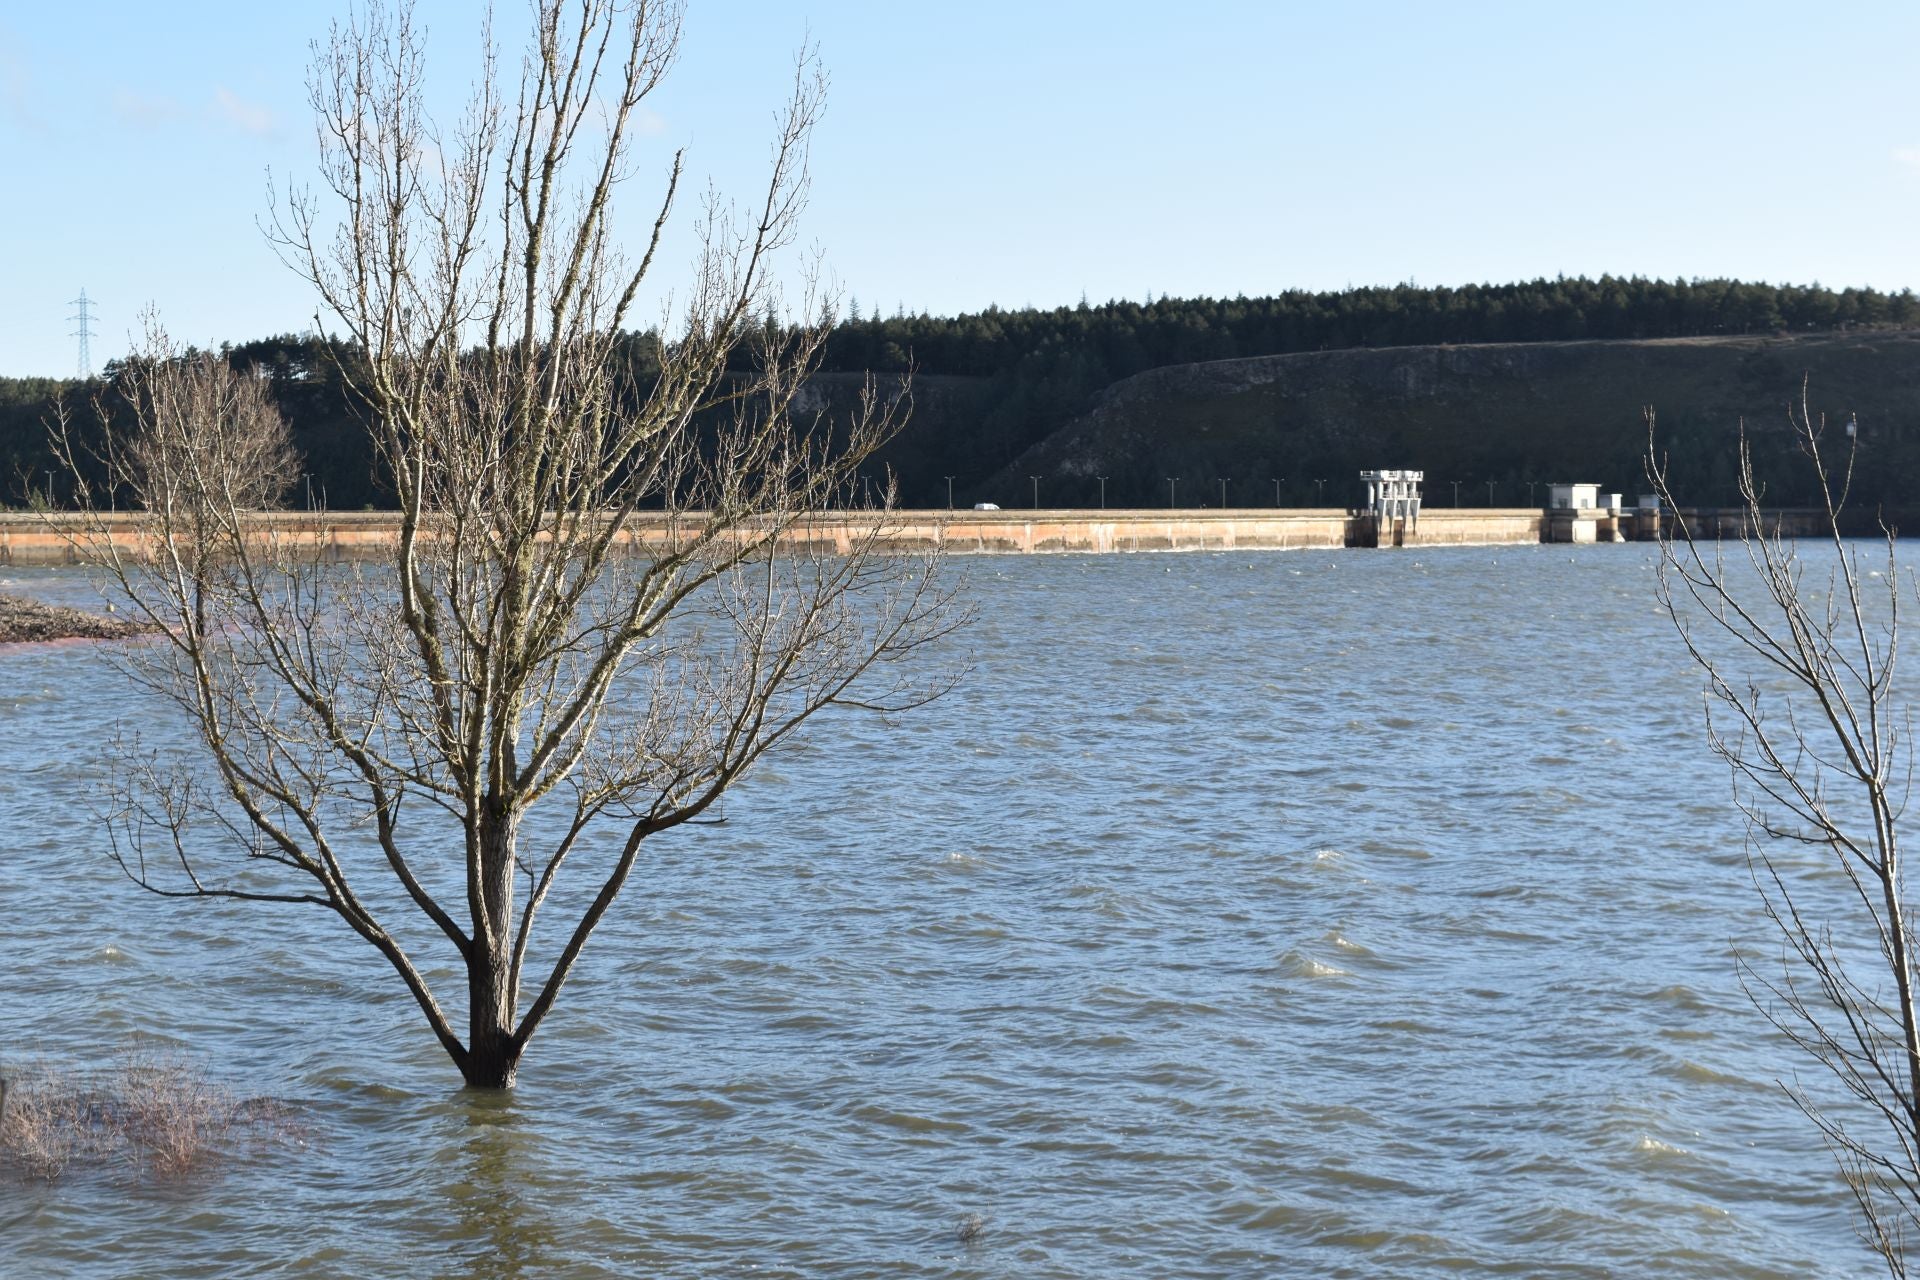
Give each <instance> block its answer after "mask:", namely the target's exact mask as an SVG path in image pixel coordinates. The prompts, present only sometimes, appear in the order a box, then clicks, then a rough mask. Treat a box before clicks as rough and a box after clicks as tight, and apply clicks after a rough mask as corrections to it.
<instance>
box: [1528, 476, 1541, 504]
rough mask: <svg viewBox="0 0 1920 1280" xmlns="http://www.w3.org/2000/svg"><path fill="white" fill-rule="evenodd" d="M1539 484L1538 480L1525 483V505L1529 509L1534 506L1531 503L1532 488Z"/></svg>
mask: <svg viewBox="0 0 1920 1280" xmlns="http://www.w3.org/2000/svg"><path fill="white" fill-rule="evenodd" d="M1539 483H1540V482H1539V481H1538V480H1529V481H1527V505H1528V506H1530V507H1531V506H1532V505H1534V503H1533V489H1534V486H1535V485H1537V484H1539Z"/></svg>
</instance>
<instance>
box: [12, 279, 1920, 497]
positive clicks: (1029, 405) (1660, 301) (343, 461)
mask: <svg viewBox="0 0 1920 1280" xmlns="http://www.w3.org/2000/svg"><path fill="white" fill-rule="evenodd" d="M1860 328H1920V298H1916V296H1915V295H1914V294H1913V293H1912V292H1911V291H1901V292H1899V293H1882V292H1879V291H1876V290H1872V289H1843V290H1834V289H1826V288H1821V287H1819V286H1817V285H1815V286H1797V285H1770V284H1750V283H1745V282H1742V281H1737V280H1679V279H1675V280H1671V281H1669V280H1647V279H1640V278H1628V277H1615V276H1602V277H1601V278H1599V279H1597V280H1590V279H1585V278H1575V279H1564V278H1563V279H1554V280H1533V281H1527V282H1523V283H1518V284H1506V285H1469V286H1466V287H1462V288H1425V287H1419V286H1415V285H1396V286H1394V287H1391V288H1361V289H1347V290H1341V291H1338V292H1328V293H1308V292H1302V291H1294V292H1288V293H1282V294H1278V295H1275V296H1271V297H1260V298H1244V297H1243V298H1160V299H1157V300H1154V301H1149V302H1144V303H1139V302H1106V303H1101V304H1097V305H1089V304H1087V303H1086V302H1082V303H1080V304H1079V305H1078V306H1069V307H1056V308H1053V309H1051V310H1033V309H1027V310H1020V311H1006V310H1001V309H1000V308H998V307H989V308H988V309H987V310H985V311H981V312H977V313H974V314H970V315H962V316H952V317H946V316H930V315H925V314H922V315H908V314H905V313H899V314H895V315H892V316H883V315H876V314H861V312H860V309H859V307H858V304H854V305H853V306H852V307H851V309H850V314H849V315H848V317H847V318H846V319H845V320H844V321H842V322H841V323H840V324H839V325H838V326H837V327H836V328H835V329H834V331H833V333H832V334H831V335H830V337H829V339H828V342H827V344H826V350H825V356H824V362H823V365H822V373H824V374H827V375H839V376H840V381H841V383H842V384H844V383H845V382H846V381H847V379H848V378H849V377H850V376H851V375H857V374H860V373H863V372H867V371H872V372H875V373H881V374H888V373H898V372H903V371H905V370H908V369H913V370H915V371H916V373H917V374H918V375H919V377H920V378H921V388H922V389H921V391H920V392H919V393H917V395H916V402H917V408H916V412H915V416H914V420H913V422H912V424H911V425H910V426H909V427H908V429H907V431H906V432H904V433H903V435H902V436H901V437H900V439H898V440H897V441H895V442H894V444H893V445H891V446H889V448H888V449H887V450H886V451H885V453H884V454H883V455H882V458H881V460H880V461H881V462H882V463H884V464H886V465H888V466H890V467H891V468H892V469H893V470H894V471H895V472H896V473H897V474H898V476H899V477H900V483H901V500H902V501H903V502H904V503H906V504H908V505H927V506H933V505H941V504H943V503H944V502H945V500H946V491H947V490H946V478H947V477H949V476H951V477H953V486H954V491H955V492H956V494H958V495H960V496H961V497H962V498H963V499H964V498H967V497H968V495H970V494H972V493H973V491H974V489H975V487H976V486H978V485H980V484H981V483H982V482H983V481H985V480H986V479H987V478H988V477H990V476H992V475H994V474H995V473H996V472H999V471H1000V470H1002V469H1003V468H1005V467H1006V466H1008V465H1009V464H1010V463H1011V462H1013V460H1014V459H1016V458H1017V457H1019V456H1020V454H1021V453H1022V452H1023V451H1024V450H1026V449H1027V448H1028V447H1030V446H1031V445H1033V444H1035V443H1037V442H1038V441H1040V440H1041V439H1044V438H1045V437H1046V436H1047V435H1048V434H1050V433H1051V432H1053V431H1054V430H1056V429H1058V428H1059V427H1060V426H1062V425H1064V424H1065V423H1066V422H1068V421H1070V420H1071V419H1073V418H1074V417H1076V416H1078V415H1080V414H1082V413H1084V412H1085V411H1086V410H1087V409H1088V408H1089V407H1090V406H1091V404H1092V403H1093V401H1094V399H1095V397H1097V396H1098V394H1099V393H1100V392H1101V391H1102V390H1103V389H1104V388H1106V387H1108V386H1110V385H1111V384H1112V383H1114V382H1116V381H1118V380H1120V379H1122V378H1126V377H1129V376H1131V375H1133V374H1137V373H1141V372H1144V371H1146V370H1148V369H1153V368H1157V367H1160V366H1165V365H1179V364H1189V363H1194V362H1200V361H1208V360H1225V359H1233V358H1237V357H1246V356H1267V355H1284V354H1289V353H1294V352H1310V351H1329V350H1337V349H1346V348H1355V347H1395V346H1414V345H1427V344H1458V345H1466V344H1476V343H1493V342H1564V341H1571V340H1579V339H1616V338H1682V337H1703V336H1723V335H1736V334H1772V333H1808V332H1823V331H1824V332H1832V331H1843V330H1849V329H1860ZM658 341H659V340H658V337H657V335H654V334H650V333H636V334H634V335H632V339H631V342H630V344H629V346H628V355H629V357H630V359H631V360H632V362H633V366H634V367H635V369H636V370H638V371H639V372H640V373H641V375H642V376H643V377H644V375H645V371H646V369H647V368H648V366H649V364H650V363H651V362H652V361H653V359H654V357H655V353H656V352H657V350H658ZM225 352H226V354H227V356H228V358H229V359H230V360H231V361H232V362H233V363H234V365H235V366H236V367H241V368H246V367H258V368H259V369H261V370H262V371H263V372H264V374H265V375H266V376H268V377H269V378H270V379H271V380H272V382H273V385H274V388H275V393H276V395H277V397H278V398H279V400H280V403H281V406H282V408H283V410H284V411H285V412H286V414H287V416H288V419H289V420H290V422H291V423H292V425H293V429H294V434H295V437H296V440H297V441H298V443H299V445H300V447H301V448H302V450H303V451H304V453H305V455H306V459H307V463H308V471H309V476H310V480H311V484H312V486H313V491H314V495H315V500H316V501H318V500H320V498H321V496H322V495H324V498H325V501H326V502H327V503H328V504H329V505H331V506H333V507H335V508H340V509H358V508H361V507H365V506H380V505H382V504H383V503H384V501H385V492H384V490H385V486H384V485H382V484H381V482H380V479H379V477H378V476H377V475H376V474H375V469H374V464H373V460H372V458H371V454H370V451H369V449H368V445H367V440H366V435H365V431H364V428H363V427H362V425H361V424H360V422H359V420H358V418H357V416H356V413H355V411H354V408H353V406H352V405H351V404H350V403H349V397H348V395H347V393H346V391H345V388H344V386H343V383H342V381H341V379H340V378H339V376H338V372H337V369H338V361H339V360H345V361H347V362H349V364H350V363H351V361H352V359H353V353H351V352H348V351H331V352H330V351H329V350H328V349H327V347H326V345H325V342H324V340H321V339H316V338H312V337H306V336H298V335H285V336H280V337H271V338H262V339H258V340H254V341H250V342H244V343H241V344H238V345H235V346H230V347H227V348H225ZM114 372H115V371H114V369H113V368H112V367H109V369H108V370H107V371H106V374H105V379H108V380H110V379H111V377H112V375H113V373H114ZM834 382H835V378H834V377H832V376H830V377H829V378H828V379H827V384H828V385H829V386H831V385H832V384H834ZM103 392H105V393H106V394H105V396H104V399H105V400H106V401H107V402H108V403H109V404H110V403H111V400H112V395H111V391H110V387H109V384H108V382H107V381H103V380H101V379H96V380H94V381H93V382H91V383H77V382H74V381H72V380H65V381H63V380H57V379H48V378H15V379H0V502H5V503H8V504H21V503H24V502H27V501H30V500H31V499H32V497H33V495H36V494H40V493H43V492H44V491H45V490H46V488H47V486H48V484H49V478H48V475H47V472H48V470H49V469H52V470H53V471H54V472H55V474H54V476H53V477H52V479H51V484H52V487H53V490H54V495H55V499H56V501H59V500H62V499H64V498H65V496H66V495H67V493H69V492H70V486H67V485H66V484H64V483H63V481H62V480H61V478H60V476H59V474H58V470H59V469H58V465H57V464H56V463H55V462H54V461H53V458H52V454H51V451H50V450H49V448H48V447H47V428H46V423H47V422H48V421H49V420H50V419H51V418H52V416H53V413H54V409H55V407H56V405H57V404H59V403H61V402H64V403H65V404H66V406H67V408H68V410H69V412H70V413H71V414H72V415H73V417H74V419H75V421H76V422H77V423H78V424H79V427H80V428H81V430H82V433H83V434H85V433H87V432H88V431H94V432H97V431H98V429H99V424H98V423H97V422H96V421H95V420H94V418H95V414H94V408H93V405H94V403H95V401H96V400H99V399H102V398H103V397H102V393H103ZM845 401H846V397H845V396H844V395H842V394H840V393H838V392H834V393H832V394H829V395H828V396H827V397H825V400H824V402H825V403H826V404H827V405H828V407H829V411H831V409H832V407H833V406H834V405H836V404H843V403H845ZM1526 447H1527V445H1526V443H1525V442H1522V441H1515V442H1514V448H1515V449H1516V450H1521V449H1524V448H1526ZM1516 456H1517V455H1516ZM1536 461H1537V460H1536ZM304 484H305V482H303V486H304ZM988 496H998V495H997V494H995V495H988ZM1145 496H1146V495H1142V497H1143V498H1144V497H1145ZM294 501H295V502H296V503H304V502H305V501H306V494H305V491H304V487H303V491H302V492H301V493H299V494H296V495H294Z"/></svg>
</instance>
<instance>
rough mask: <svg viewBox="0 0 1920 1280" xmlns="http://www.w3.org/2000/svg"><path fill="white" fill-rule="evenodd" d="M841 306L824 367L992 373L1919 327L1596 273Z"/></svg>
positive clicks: (1918, 320)
mask: <svg viewBox="0 0 1920 1280" xmlns="http://www.w3.org/2000/svg"><path fill="white" fill-rule="evenodd" d="M855 311H856V314H854V315H852V316H850V317H849V318H848V319H847V320H846V321H845V322H844V323H843V324H841V325H840V327H839V328H838V329H836V330H835V331H834V334H833V338H832V340H831V341H830V342H828V344H827V354H826V367H827V368H828V369H831V370H840V371H853V370H860V369H873V370H883V371H893V370H900V369H905V368H907V367H908V365H909V362H910V361H911V363H912V365H913V366H915V367H917V368H918V369H919V370H920V371H921V372H923V373H940V374H959V375H964V376H970V377H995V376H999V375H1003V374H1005V373H1006V372H1007V371H1009V370H1014V369H1018V368H1020V367H1022V366H1024V365H1030V364H1033V363H1035V362H1039V363H1052V364H1057V363H1059V362H1062V361H1071V362H1074V363H1076V364H1084V365H1085V366H1087V367H1088V368H1089V369H1091V370H1094V371H1097V376H1098V377H1100V378H1102V379H1104V380H1105V381H1114V380H1116V379H1119V378H1124V377H1128V376H1129V375H1131V374H1135V373H1139V372H1142V371H1143V370H1146V369H1152V368H1155V367H1157V366H1160V365H1168V364H1190V363H1194V362H1196V361H1201V360H1232V359H1236V358H1238V357H1241V356H1272V355H1287V354H1289V353H1292V352H1297V351H1332V350H1336V349H1340V348H1345V347H1408V346H1425V345H1430V344H1440V343H1457V344H1465V343H1476V342H1574V341H1579V340H1581V339H1585V338H1696V337H1708V336H1714V335H1725V334H1753V333H1777V332H1792V333H1811V332H1821V331H1835V330H1845V329H1853V328H1862V327H1892V328H1914V327H1920V297H1916V296H1915V295H1914V293H1913V292H1912V291H1911V290H1902V291H1901V292H1899V293H1881V292H1879V291H1878V290H1874V289H1838V290H1836V289H1824V288H1821V287H1820V286H1819V285H1804V286H1803V285H1773V284H1747V283H1744V282H1742V281H1739V280H1678V279H1676V280H1646V279H1641V278H1639V277H1623V276H1602V277H1600V278H1599V279H1598V280H1588V279H1585V278H1575V279H1566V278H1561V279H1557V280H1530V281H1525V282H1523V283H1519V284H1501V285H1466V286H1464V287H1462V288H1458V289H1451V288H1423V287H1421V286H1418V285H1410V284H1402V285H1394V286H1393V287H1391V288H1364V289H1343V290H1341V291H1339V292H1336V293H1307V292H1303V291H1292V292H1288V293H1282V294H1277V295H1274V296H1272V297H1265V298H1162V299H1160V300H1158V301H1155V302H1145V303H1138V302H1107V303H1102V304H1100V305H1098V306H1089V305H1088V304H1087V303H1085V302H1082V303H1081V304H1080V305H1079V306H1077V307H1056V308H1054V309H1053V310H1051V311H1035V310H1026V311H1002V310H1000V309H999V308H998V307H989V308H988V309H987V310H985V311H981V312H977V313H975V314H973V315H964V316H954V317H950V318H949V317H945V316H928V315H918V316H912V315H904V314H901V315H894V316H890V317H883V316H879V315H874V316H869V317H866V318H862V317H861V316H859V315H858V314H857V311H858V306H857V303H856V305H855Z"/></svg>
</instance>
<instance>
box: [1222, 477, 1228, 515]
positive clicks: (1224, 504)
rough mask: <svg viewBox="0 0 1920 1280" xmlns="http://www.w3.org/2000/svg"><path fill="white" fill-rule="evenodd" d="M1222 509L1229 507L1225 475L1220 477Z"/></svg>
mask: <svg viewBox="0 0 1920 1280" xmlns="http://www.w3.org/2000/svg"><path fill="white" fill-rule="evenodd" d="M1220 509H1221V510H1222V511H1225V510H1226V509H1227V477H1225V476H1222V477H1221V479H1220Z"/></svg>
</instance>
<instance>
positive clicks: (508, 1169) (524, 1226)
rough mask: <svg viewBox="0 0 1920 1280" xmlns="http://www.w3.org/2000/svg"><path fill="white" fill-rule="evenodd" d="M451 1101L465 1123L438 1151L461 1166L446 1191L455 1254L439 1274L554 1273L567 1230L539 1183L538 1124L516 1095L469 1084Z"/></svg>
mask: <svg viewBox="0 0 1920 1280" xmlns="http://www.w3.org/2000/svg"><path fill="white" fill-rule="evenodd" d="M447 1105H448V1108H449V1110H450V1111H451V1112H452V1113H453V1115H454V1117H457V1118H456V1119H455V1123H458V1124H463V1125H464V1129H463V1131H462V1132H460V1134H459V1136H458V1138H457V1140H455V1141H454V1142H452V1143H450V1144H449V1146H448V1147H447V1148H446V1149H445V1150H444V1151H443V1152H442V1153H441V1155H440V1157H439V1158H440V1159H441V1160H442V1161H445V1162H449V1163H455V1164H457V1165H458V1168H457V1169H455V1170H450V1171H449V1175H450V1176H449V1179H448V1181H447V1182H446V1183H445V1185H444V1187H443V1189H442V1195H443V1196H444V1197H445V1200H446V1202H447V1210H448V1211H447V1214H446V1220H447V1221H448V1222H449V1223H450V1224H451V1226H450V1228H449V1233H450V1238H449V1239H448V1240H447V1248H448V1252H449V1253H450V1255H451V1256H450V1257H449V1259H448V1265H447V1266H446V1267H445V1268H444V1269H442V1270H441V1271H439V1272H437V1273H436V1274H437V1275H439V1276H444V1277H448V1278H449V1280H451V1277H455V1276H459V1277H468V1278H473V1280H519V1278H520V1277H523V1276H530V1275H536V1274H543V1273H547V1272H549V1271H550V1269H551V1268H552V1266H553V1264H554V1260H555V1259H554V1255H555V1254H556V1253H557V1252H558V1251H559V1242H560V1238H561V1236H560V1229H559V1226H558V1224H557V1223H556V1222H555V1221H554V1218H553V1216H552V1212H551V1206H550V1205H549V1204H546V1203H543V1200H544V1199H545V1196H546V1194H547V1193H546V1192H545V1191H543V1190H542V1189H541V1188H540V1186H539V1183H540V1181H541V1179H540V1178H539V1169H540V1165H541V1159H540V1149H539V1147H540V1143H539V1136H538V1134H539V1130H538V1128H537V1127H536V1126H535V1125H534V1124H533V1123H532V1121H531V1120H530V1119H529V1118H528V1117H527V1116H526V1115H524V1114H523V1113H522V1112H521V1111H520V1110H519V1109H518V1108H517V1107H516V1105H515V1100H514V1097H513V1095H512V1094H511V1093H494V1092H487V1091H482V1090H477V1089H462V1090H461V1091H460V1092H459V1093H457V1094H455V1095H454V1096H453V1098H452V1099H450V1100H449V1102H448V1104H447ZM461 1113H464V1115H462V1114H461Z"/></svg>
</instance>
